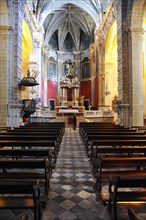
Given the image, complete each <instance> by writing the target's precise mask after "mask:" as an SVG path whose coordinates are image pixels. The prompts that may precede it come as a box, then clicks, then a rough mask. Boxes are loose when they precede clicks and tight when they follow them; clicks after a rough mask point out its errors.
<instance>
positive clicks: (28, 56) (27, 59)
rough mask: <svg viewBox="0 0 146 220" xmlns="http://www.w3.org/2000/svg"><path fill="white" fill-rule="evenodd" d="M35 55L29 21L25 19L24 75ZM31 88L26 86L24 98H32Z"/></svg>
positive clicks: (23, 22) (23, 42)
mask: <svg viewBox="0 0 146 220" xmlns="http://www.w3.org/2000/svg"><path fill="white" fill-rule="evenodd" d="M33 55H34V46H33V39H32V34H31V31H30V28H29V26H28V23H27V22H26V21H25V20H23V21H22V75H23V76H27V72H28V70H30V67H31V65H33V63H31V62H32V61H33ZM28 91H29V89H28V88H25V92H23V94H22V96H23V98H25V99H27V98H30V97H29V96H30V95H29V92H28Z"/></svg>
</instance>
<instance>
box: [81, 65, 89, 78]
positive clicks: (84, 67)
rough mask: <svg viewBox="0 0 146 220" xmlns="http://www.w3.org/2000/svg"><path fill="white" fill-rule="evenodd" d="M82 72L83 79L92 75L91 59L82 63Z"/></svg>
mask: <svg viewBox="0 0 146 220" xmlns="http://www.w3.org/2000/svg"><path fill="white" fill-rule="evenodd" d="M81 73H82V79H86V78H89V77H90V62H89V61H88V62H85V63H82V65H81Z"/></svg>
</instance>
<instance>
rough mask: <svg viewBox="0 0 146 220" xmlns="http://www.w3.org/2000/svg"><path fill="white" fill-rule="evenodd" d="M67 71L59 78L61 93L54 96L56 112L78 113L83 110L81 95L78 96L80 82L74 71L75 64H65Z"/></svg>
mask: <svg viewBox="0 0 146 220" xmlns="http://www.w3.org/2000/svg"><path fill="white" fill-rule="evenodd" d="M67 69H68V72H67V74H66V75H64V76H63V77H62V78H61V79H60V88H61V95H60V96H57V98H56V107H55V109H56V112H57V113H62V115H64V114H66V113H72V114H74V113H79V112H84V109H85V108H84V100H83V98H84V97H83V96H80V97H79V86H80V82H79V79H78V75H77V74H76V71H75V64H74V63H73V62H71V61H70V62H69V63H68V64H67Z"/></svg>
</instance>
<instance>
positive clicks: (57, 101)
mask: <svg viewBox="0 0 146 220" xmlns="http://www.w3.org/2000/svg"><path fill="white" fill-rule="evenodd" d="M60 102H61V98H60V97H59V96H57V97H56V105H57V106H59V105H60Z"/></svg>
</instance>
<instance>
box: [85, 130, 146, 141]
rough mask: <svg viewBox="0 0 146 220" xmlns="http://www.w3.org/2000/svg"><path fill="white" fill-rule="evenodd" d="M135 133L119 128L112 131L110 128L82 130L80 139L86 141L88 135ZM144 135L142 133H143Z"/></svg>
mask: <svg viewBox="0 0 146 220" xmlns="http://www.w3.org/2000/svg"><path fill="white" fill-rule="evenodd" d="M117 132H118V133H129V132H130V133H133V134H135V133H136V130H130V129H125V128H119V129H112V128H106V129H87V130H84V132H83V134H82V136H81V137H82V139H83V140H84V139H86V137H87V136H88V135H97V134H102V133H103V134H114V133H117ZM143 135H144V132H143Z"/></svg>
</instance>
